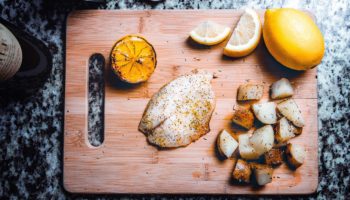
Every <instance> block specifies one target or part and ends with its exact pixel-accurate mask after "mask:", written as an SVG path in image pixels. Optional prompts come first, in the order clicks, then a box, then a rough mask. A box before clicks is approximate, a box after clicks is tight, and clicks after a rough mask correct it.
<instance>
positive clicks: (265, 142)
mask: <svg viewBox="0 0 350 200" xmlns="http://www.w3.org/2000/svg"><path fill="white" fill-rule="evenodd" d="M274 140H275V138H274V133H273V128H272V126H271V125H265V126H263V127H261V128H259V129H256V130H255V131H254V133H253V135H252V137H250V138H249V144H250V146H251V147H253V148H254V149H255V151H256V153H257V154H258V155H262V154H264V153H266V152H268V151H270V149H272V147H273V144H274Z"/></svg>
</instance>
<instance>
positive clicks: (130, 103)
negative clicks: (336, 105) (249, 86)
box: [63, 10, 318, 194]
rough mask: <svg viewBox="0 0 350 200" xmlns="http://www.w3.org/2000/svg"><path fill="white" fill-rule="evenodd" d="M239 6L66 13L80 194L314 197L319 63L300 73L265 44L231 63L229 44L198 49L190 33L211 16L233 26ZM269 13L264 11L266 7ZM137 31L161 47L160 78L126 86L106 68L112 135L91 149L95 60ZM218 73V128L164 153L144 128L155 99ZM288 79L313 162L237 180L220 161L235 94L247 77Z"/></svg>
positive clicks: (69, 121) (72, 160)
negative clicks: (166, 88)
mask: <svg viewBox="0 0 350 200" xmlns="http://www.w3.org/2000/svg"><path fill="white" fill-rule="evenodd" d="M240 14H241V11H235V10H166V11H164V10H163V11H157V10H155V11H97V10H94V11H92V10H87V11H76V12H73V13H71V14H70V15H69V16H68V20H67V38H66V82H65V118H64V121H65V123H64V177H63V180H64V187H65V188H66V190H68V191H70V192H80V193H193V194H197V193H206V194H306V193H312V192H314V191H315V190H316V188H317V184H318V159H317V149H318V141H317V137H318V133H317V89H316V84H317V79H316V78H317V77H316V69H312V70H309V71H307V72H294V71H291V70H288V69H286V68H284V67H282V66H281V65H280V64H278V63H277V62H276V61H275V60H274V59H273V58H272V57H271V55H270V54H269V53H268V51H267V50H266V47H265V46H264V44H263V42H261V43H260V44H259V46H258V48H257V49H256V50H255V51H254V52H253V53H252V54H251V55H249V56H247V57H244V58H241V59H231V58H227V57H224V56H223V55H222V50H223V47H224V45H225V43H226V42H223V43H221V44H219V45H216V46H213V47H203V46H198V45H196V44H195V43H194V42H192V41H191V40H190V39H189V38H188V33H189V31H190V30H191V29H192V28H193V27H195V26H196V25H197V24H198V23H200V22H201V21H204V20H208V19H209V20H212V21H216V22H219V23H221V24H224V25H228V26H230V27H234V26H235V24H236V23H237V21H238V19H239V17H240ZM260 15H261V17H263V11H261V12H260ZM131 33H139V34H142V35H143V36H144V37H146V38H147V40H149V41H150V42H151V43H152V44H153V45H154V47H155V50H156V52H157V58H158V65H157V68H156V70H155V72H154V74H153V75H152V77H151V78H150V79H149V80H148V81H147V82H146V83H143V84H140V85H137V86H134V87H128V88H126V87H122V86H121V85H120V84H119V83H118V82H116V81H115V80H116V77H115V76H114V75H113V74H111V73H110V70H109V64H108V62H107V64H106V69H105V70H106V73H105V74H106V78H105V80H106V82H105V111H104V112H105V125H104V132H105V137H104V138H105V139H104V143H103V144H102V145H101V146H99V147H93V146H91V145H90V144H89V142H88V139H87V127H88V126H87V119H88V116H87V115H88V99H87V96H88V95H87V94H88V80H87V79H88V65H87V62H88V59H89V57H90V55H92V54H93V53H101V54H102V55H103V56H104V57H105V59H106V60H107V61H108V60H109V53H110V50H111V48H112V46H113V44H114V42H115V41H116V40H118V39H119V38H120V37H122V36H124V35H127V34H131ZM195 68H197V69H201V70H208V71H212V72H215V73H216V74H217V75H218V78H217V79H214V80H213V81H212V85H213V88H214V91H215V93H216V99H217V103H216V109H215V111H214V114H213V117H212V119H211V122H210V128H211V131H210V132H209V133H208V134H207V135H205V136H203V137H202V138H200V139H199V140H198V141H196V142H195V143H192V144H190V145H189V146H188V147H186V148H178V149H173V150H158V149H157V148H156V147H154V146H151V145H150V144H148V143H147V141H146V137H145V136H144V135H143V134H142V133H141V132H139V131H138V130H137V127H138V123H139V120H140V119H141V116H142V113H143V111H144V109H145V106H146V104H147V102H148V100H149V98H150V97H151V96H152V95H153V94H154V93H155V92H157V91H158V89H159V88H160V87H161V86H163V85H164V84H165V83H167V82H168V81H169V80H171V79H173V78H175V77H177V76H179V75H181V74H184V73H188V72H190V71H191V70H193V69H195ZM281 77H287V78H289V79H290V80H291V81H292V82H293V84H294V87H295V95H294V98H295V99H296V102H297V103H298V104H299V106H300V107H301V109H302V113H303V115H304V117H305V120H306V126H305V128H304V131H303V134H302V135H301V136H299V137H297V138H294V139H292V142H293V143H299V144H302V145H304V146H305V148H306V150H307V160H306V162H305V164H304V165H303V166H301V167H300V168H299V169H297V170H296V171H291V170H290V169H288V168H287V166H286V165H282V166H281V167H279V168H277V169H276V170H275V171H274V176H273V177H274V178H273V179H274V180H273V182H272V183H270V184H268V185H266V186H265V187H263V188H253V187H250V186H237V185H234V184H231V183H230V181H229V180H230V173H231V171H232V168H233V163H234V160H225V161H220V160H219V159H218V158H217V156H216V153H215V139H216V137H217V134H218V133H219V131H220V130H221V129H223V128H225V129H227V130H228V131H229V132H231V133H233V134H239V133H240V132H242V131H238V130H234V129H233V128H232V126H231V123H230V119H231V117H232V114H233V109H232V108H233V106H234V105H236V104H237V103H236V100H235V99H236V92H237V88H238V86H239V85H240V84H243V83H246V82H252V83H262V84H264V85H265V95H264V99H263V100H262V101H266V100H267V99H268V87H269V85H270V84H271V83H272V82H274V81H276V80H278V79H280V78H281Z"/></svg>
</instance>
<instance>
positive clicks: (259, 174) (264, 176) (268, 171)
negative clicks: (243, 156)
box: [251, 163, 273, 186]
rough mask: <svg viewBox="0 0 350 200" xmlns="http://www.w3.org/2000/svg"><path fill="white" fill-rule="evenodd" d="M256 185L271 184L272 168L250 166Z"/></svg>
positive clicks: (256, 165)
mask: <svg viewBox="0 0 350 200" xmlns="http://www.w3.org/2000/svg"><path fill="white" fill-rule="evenodd" d="M251 168H252V170H253V174H254V178H255V180H256V183H257V184H258V185H260V186H263V185H266V184H268V183H271V182H272V174H273V168H272V167H270V166H268V165H263V164H257V163H254V164H251Z"/></svg>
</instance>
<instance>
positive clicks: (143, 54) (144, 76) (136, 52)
mask: <svg viewBox="0 0 350 200" xmlns="http://www.w3.org/2000/svg"><path fill="white" fill-rule="evenodd" d="M156 64H157V58H156V52H155V50H154V48H153V46H152V45H151V44H150V43H149V42H148V41H147V40H146V39H145V38H143V37H141V36H138V35H127V36H125V37H123V38H121V39H120V40H118V41H117V42H116V43H115V45H114V47H113V49H112V52H111V66H112V69H113V71H114V72H115V73H116V74H117V76H118V77H119V78H120V79H121V80H122V81H125V82H128V83H133V84H134V83H141V82H144V81H146V80H148V79H149V77H150V76H151V75H152V73H153V72H154V69H155V68H156Z"/></svg>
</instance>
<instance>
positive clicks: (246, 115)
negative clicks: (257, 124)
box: [232, 107, 254, 130]
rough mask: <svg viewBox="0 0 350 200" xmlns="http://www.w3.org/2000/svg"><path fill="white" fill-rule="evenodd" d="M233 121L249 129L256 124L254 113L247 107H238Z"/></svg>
mask: <svg viewBox="0 0 350 200" xmlns="http://www.w3.org/2000/svg"><path fill="white" fill-rule="evenodd" d="M232 122H233V123H235V124H237V125H239V126H241V127H243V128H245V129H247V130H249V129H251V128H252V127H253V125H254V115H253V113H252V111H250V110H249V109H247V108H244V107H237V108H235V111H234V113H233V117H232Z"/></svg>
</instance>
